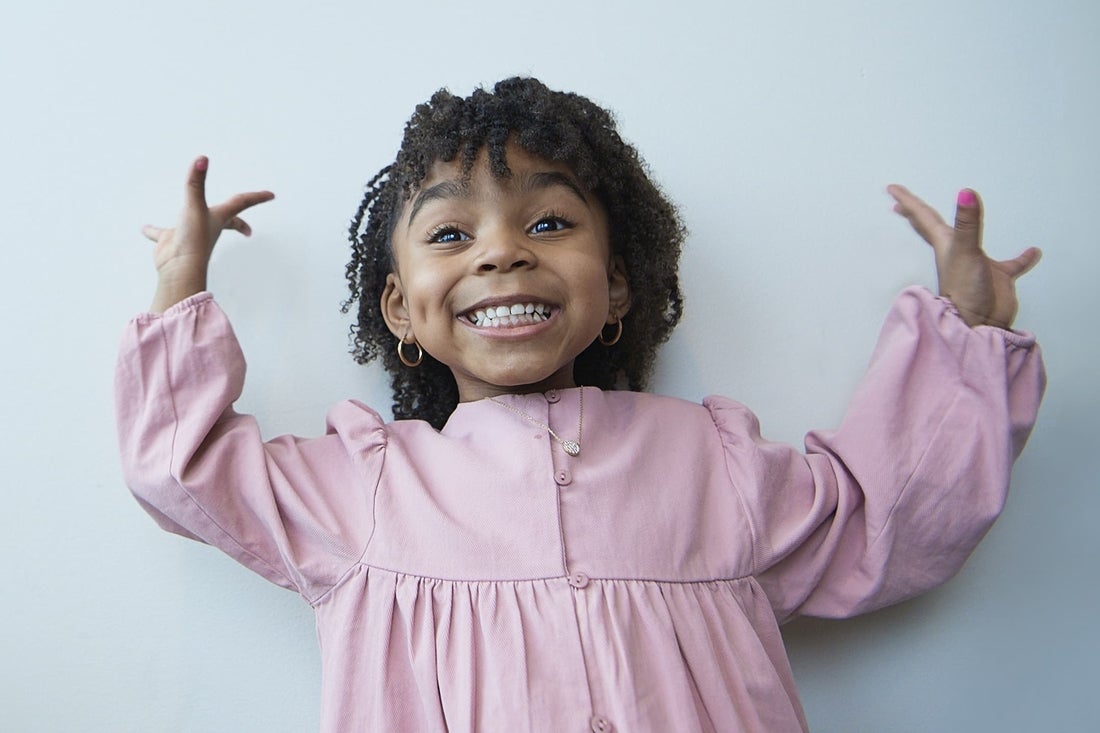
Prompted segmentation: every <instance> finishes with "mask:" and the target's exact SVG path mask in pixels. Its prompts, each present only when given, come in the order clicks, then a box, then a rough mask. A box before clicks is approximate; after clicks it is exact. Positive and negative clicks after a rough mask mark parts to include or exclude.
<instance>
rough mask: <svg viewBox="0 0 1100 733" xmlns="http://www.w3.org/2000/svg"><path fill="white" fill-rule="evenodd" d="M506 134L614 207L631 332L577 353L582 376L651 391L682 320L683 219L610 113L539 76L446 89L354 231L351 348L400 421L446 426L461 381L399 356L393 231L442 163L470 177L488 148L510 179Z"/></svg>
mask: <svg viewBox="0 0 1100 733" xmlns="http://www.w3.org/2000/svg"><path fill="white" fill-rule="evenodd" d="M509 141H513V142H514V143H516V144H518V145H519V146H520V147H522V148H523V149H524V150H526V151H527V152H529V153H531V154H533V155H538V156H541V157H543V158H546V159H548V160H551V161H560V162H563V163H565V164H566V165H568V166H569V167H570V168H571V169H572V171H573V173H574V174H575V175H576V176H577V178H578V179H579V181H580V182H581V184H582V185H583V186H584V187H585V188H587V190H588V191H589V192H591V193H592V194H593V195H594V196H595V197H596V198H597V200H599V202H600V203H601V204H602V205H603V207H604V209H605V210H606V212H607V218H608V229H609V232H610V246H611V251H612V253H613V254H615V255H619V256H621V257H622V259H623V262H624V264H625V269H626V277H627V281H628V283H629V285H630V290H631V295H632V299H631V307H630V312H629V313H628V314H627V317H626V318H624V319H623V332H622V338H621V339H620V340H619V341H618V343H617V344H615V345H614V346H611V347H606V346H603V345H601V344H599V343H598V342H594V343H593V344H591V345H590V346H588V348H586V349H585V350H584V351H583V352H582V353H581V354H579V355H578V356H577V358H576V359H575V361H574V366H573V374H574V379H575V381H576V383H577V384H585V385H592V386H596V387H599V388H601V389H622V388H627V389H633V390H643V389H645V387H646V384H647V382H648V379H649V376H650V374H651V372H652V369H653V362H654V359H655V357H656V355H657V350H658V347H659V346H660V345H661V344H662V343H663V342H664V341H665V340H667V339H668V337H669V335H670V334H671V332H672V329H673V328H674V327H675V326H676V324H677V323H678V322H679V321H680V315H681V312H682V310H683V296H682V294H681V292H680V282H679V275H678V266H679V259H680V249H681V245H682V243H683V239H684V234H685V231H684V227H683V225H682V223H681V221H680V218H679V215H678V214H677V211H676V208H675V206H673V204H672V203H671V202H669V201H668V199H666V198H665V197H664V195H663V194H662V193H661V191H660V190H659V189H658V187H657V186H656V185H655V184H654V183H653V181H651V180H650V178H649V176H648V175H647V170H646V166H645V163H644V162H643V161H642V159H641V157H640V156H639V155H638V152H637V151H636V150H635V149H634V148H633V147H632V146H631V145H629V144H628V143H626V142H624V141H623V139H622V138H621V137H620V136H619V133H618V131H617V130H616V128H615V121H614V119H613V118H612V115H611V113H610V112H608V111H607V110H605V109H603V108H602V107H600V106H598V105H596V104H594V103H593V102H591V101H590V100H588V99H586V98H585V97H582V96H580V95H578V94H572V93H566V92H558V91H554V90H551V89H549V88H547V87H546V86H545V85H544V84H543V83H542V82H540V81H538V80H537V79H531V78H519V77H516V78H511V79H506V80H504V81H501V82H499V83H497V84H496V85H495V86H494V87H493V90H492V91H491V92H490V91H487V90H486V89H484V88H479V89H477V90H475V91H474V92H473V93H472V94H471V95H470V96H469V97H465V98H463V97H457V96H455V95H453V94H451V93H450V92H449V91H447V90H446V89H441V90H439V91H438V92H436V93H435V94H434V95H432V98H431V99H430V100H429V101H428V102H426V103H424V104H420V105H418V106H417V108H416V111H415V112H414V113H413V116H412V117H411V118H410V120H409V122H408V124H407V125H406V126H405V135H404V139H403V141H402V143H401V148H400V150H399V151H398V153H397V159H396V160H395V161H394V162H393V163H392V164H390V165H388V166H386V167H385V168H383V169H382V170H381V171H379V173H378V174H377V175H375V176H374V178H372V179H371V180H370V181H369V182H368V183H367V186H366V192H365V194H364V196H363V200H362V201H361V203H360V204H359V209H358V210H357V211H356V212H355V215H354V217H352V220H351V225H350V227H349V229H348V238H349V240H350V241H351V260H350V261H349V262H348V264H347V268H346V275H347V281H348V289H349V291H350V296H349V297H348V299H347V300H346V301H345V302H344V303H343V306H342V310H343V312H345V313H347V312H348V311H349V310H350V309H351V307H352V305H353V304H354V303H355V302H356V301H358V308H357V322H356V323H355V324H353V325H352V327H351V343H352V346H351V354H352V356H353V357H354V358H355V360H356V361H357V362H359V363H360V364H365V363H367V362H369V361H371V360H373V359H376V358H379V357H381V359H382V363H383V365H384V366H385V368H386V371H388V372H389V374H390V382H391V386H392V388H393V399H394V403H393V414H394V417H395V418H396V419H405V418H419V419H423V420H427V421H428V422H429V423H431V424H432V425H433V426H435V427H436V428H437V429H438V428H441V427H442V426H443V424H444V423H445V422H446V421H447V418H448V417H449V416H450V414H451V412H453V411H454V408H455V406H456V405H457V404H458V388H457V385H456V384H455V380H454V377H453V375H452V374H451V371H450V369H449V368H448V367H447V366H446V365H444V364H442V363H441V362H439V361H437V360H436V359H434V358H432V357H431V355H429V354H425V356H424V360H423V362H422V363H421V364H420V366H419V367H417V368H415V369H410V368H407V367H403V366H402V365H401V362H400V360H399V359H398V356H397V353H396V349H395V348H394V345H395V341H394V337H393V335H392V334H391V333H390V331H389V329H388V328H387V327H386V323H385V321H384V320H383V318H382V312H381V308H380V305H379V301H380V299H381V295H382V291H383V288H384V287H385V284H386V276H387V275H388V274H389V273H390V272H392V271H393V268H394V262H393V251H392V247H391V242H390V239H391V236H392V233H393V227H394V225H395V223H396V222H397V220H398V219H399V218H400V217H401V214H402V209H403V207H404V205H405V203H406V202H407V201H408V200H409V199H410V197H411V196H412V195H413V193H415V191H416V189H417V188H418V187H419V186H420V184H421V183H422V182H423V181H424V178H425V177H426V176H427V175H428V172H429V171H430V169H431V167H432V166H433V165H434V164H435V163H436V162H437V161H442V162H447V163H449V162H453V161H456V160H458V161H459V163H460V165H461V170H462V172H463V175H469V174H470V171H471V169H472V167H473V165H474V162H475V159H476V158H477V157H478V154H479V153H480V152H481V150H482V149H485V150H486V151H487V153H488V161H489V167H490V170H491V172H492V175H493V176H495V177H498V178H507V177H509V176H510V175H511V171H510V170H509V168H508V163H507V160H506V159H505V147H506V143H507V142H509Z"/></svg>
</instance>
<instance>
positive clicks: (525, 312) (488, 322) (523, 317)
mask: <svg viewBox="0 0 1100 733" xmlns="http://www.w3.org/2000/svg"><path fill="white" fill-rule="evenodd" d="M466 317H467V318H469V319H470V322H471V323H474V324H476V325H478V326H497V327H499V326H519V325H523V324H527V323H540V322H541V321H545V320H546V319H547V318H549V317H550V306H548V305H546V304H544V303H515V304H513V305H497V306H489V307H488V308H478V309H477V310H475V311H473V312H472V313H468V314H467V315H466Z"/></svg>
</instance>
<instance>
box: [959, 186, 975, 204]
mask: <svg viewBox="0 0 1100 733" xmlns="http://www.w3.org/2000/svg"><path fill="white" fill-rule="evenodd" d="M956 203H958V205H959V206H967V207H969V206H977V205H978V197H977V196H975V195H974V192H973V191H971V190H970V189H969V188H964V189H963V190H961V191H959V198H958V199H957V201H956Z"/></svg>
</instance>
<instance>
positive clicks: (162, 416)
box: [117, 79, 1044, 733]
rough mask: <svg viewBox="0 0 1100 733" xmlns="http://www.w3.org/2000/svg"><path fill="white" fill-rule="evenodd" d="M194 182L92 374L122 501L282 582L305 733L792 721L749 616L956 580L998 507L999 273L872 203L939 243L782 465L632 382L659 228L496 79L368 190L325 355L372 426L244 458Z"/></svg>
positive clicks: (1009, 402) (1002, 475)
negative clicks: (317, 700)
mask: <svg viewBox="0 0 1100 733" xmlns="http://www.w3.org/2000/svg"><path fill="white" fill-rule="evenodd" d="M206 169H207V160H206V159H205V158H199V159H198V160H197V161H196V162H195V163H194V165H193V167H192V169H191V171H190V173H189V178H188V186H187V196H186V202H185V206H184V210H183V213H182V216H181V219H180V222H179V224H178V225H177V226H176V228H174V229H158V228H155V227H147V228H146V230H145V233H146V235H147V236H148V237H149V238H150V239H152V240H154V241H155V242H156V254H155V260H156V266H157V272H158V276H159V280H158V288H157V292H156V296H155V299H154V302H153V307H152V311H153V313H149V314H144V315H140V316H138V317H137V318H136V319H135V320H134V321H133V322H132V323H131V324H130V326H129V329H128V331H127V334H126V336H125V340H124V343H123V345H122V351H121V356H120V360H119V365H118V374H117V400H118V421H119V433H120V439H121V446H122V456H123V464H124V467H125V472H126V478H127V481H128V483H129V485H130V486H131V487H132V489H133V491H134V493H135V495H136V496H137V497H138V500H139V501H140V502H141V503H142V505H143V506H144V507H145V508H146V509H147V510H148V511H149V513H150V514H152V515H153V517H154V518H155V519H156V520H157V521H158V522H159V523H160V524H161V526H163V527H164V528H166V529H168V530H170V531H173V532H176V533H179V534H183V535H185V536H188V537H192V538H195V539H199V540H201V541H204V542H207V543H210V544H212V545H215V546H217V547H220V548H221V549H223V550H224V551H226V552H227V553H229V554H230V555H232V556H233V557H234V558H236V559H237V560H239V561H240V562H242V563H243V564H245V565H247V566H248V567H250V568H251V569H253V570H255V571H256V572H258V573H260V574H261V575H263V576H264V577H266V578H268V579H270V580H271V581H273V582H275V583H278V584H280V585H283V586H286V587H287V588H292V589H294V590H296V591H297V592H299V593H300V594H301V595H302V596H303V597H304V598H305V599H306V600H307V601H308V602H309V603H310V604H311V606H312V607H313V608H314V610H315V611H316V616H317V628H318V635H319V639H320V644H321V656H322V666H323V704H322V717H323V720H322V728H323V729H324V730H327V731H443V730H451V731H467V730H492V731H497V730H540V731H582V730H591V731H610V730H620V731H768V732H770V733H775V732H776V731H798V730H805V729H806V721H805V718H804V715H803V712H802V708H801V706H800V704H799V701H798V696H797V693H796V691H795V686H794V681H793V679H792V674H791V669H790V666H789V664H788V662H787V659H786V655H785V652H784V649H783V644H782V641H781V638H780V634H779V628H778V624H779V623H780V622H782V621H784V620H786V619H789V618H791V617H792V616H794V615H798V614H812V615H818V616H829V617H836V616H846V615H851V614H856V613H860V612H863V611H867V610H870V609H874V608H878V607H881V606H884V605H886V604H889V603H894V602H897V601H900V600H902V599H905V598H909V597H911V596H913V595H915V594H917V593H920V592H921V591H924V590H926V589H928V588H931V587H933V586H935V585H937V584H938V583H941V582H943V581H944V580H945V579H947V578H949V577H950V576H951V575H952V574H954V573H955V572H956V571H957V570H958V569H959V567H960V565H961V564H962V563H963V561H964V560H965V559H966V557H967V555H968V554H969V553H970V551H971V550H972V549H973V548H974V546H975V544H976V543H977V542H978V540H979V539H980V538H981V537H982V535H983V534H984V533H985V531H986V530H987V529H988V528H989V526H990V524H991V523H992V522H993V520H994V518H995V517H996V516H997V514H998V512H999V511H1000V509H1001V506H1002V504H1003V501H1004V498H1005V492H1006V489H1007V486H1008V481H1009V472H1010V468H1011V465H1012V462H1013V460H1014V458H1015V456H1016V455H1017V454H1018V453H1019V451H1020V450H1021V448H1022V447H1023V444H1024V442H1025V440H1026V438H1027V436H1028V433H1029V431H1030V429H1031V425H1032V423H1033V420H1034V417H1035V413H1036V410H1037V407H1038V403H1039V399H1040V396H1041V393H1042V389H1043V383H1044V377H1043V369H1042V364H1041V359H1040V356H1039V350H1038V348H1037V347H1036V345H1035V343H1034V340H1033V339H1032V338H1031V337H1030V336H1029V335H1024V334H1020V333H1017V332H1013V331H1010V330H1007V329H1008V327H1009V325H1010V324H1011V322H1012V320H1013V316H1014V314H1015V311H1016V299H1015V294H1014V288H1013V280H1014V279H1015V278H1016V277H1017V276H1019V275H1020V274H1022V273H1023V272H1025V271H1026V270H1028V269H1029V268H1030V267H1031V266H1032V265H1034V263H1035V262H1036V261H1037V260H1038V256H1039V253H1038V251H1037V250H1028V251H1026V252H1025V253H1024V254H1022V255H1020V256H1019V257H1018V258H1016V259H1014V260H1010V261H1007V262H994V261H992V260H990V259H989V258H987V257H986V255H985V254H984V253H983V252H982V250H981V247H980V229H981V205H980V202H979V201H978V200H977V198H976V196H975V194H974V193H973V192H971V191H969V190H964V191H963V192H962V193H960V195H959V205H958V209H957V214H956V223H955V226H954V227H951V226H949V225H948V224H946V223H945V222H944V221H943V220H942V219H940V218H939V216H938V215H937V214H936V213H935V212H934V211H932V210H931V209H930V208H929V207H928V206H926V205H925V204H924V203H923V202H921V201H920V200H919V199H917V198H916V197H914V196H913V195H912V194H910V193H909V192H907V191H906V190H905V189H903V188H901V187H898V186H891V187H890V189H889V190H890V193H891V194H892V195H893V197H894V198H895V199H896V200H897V206H896V210H897V211H898V212H899V213H900V214H902V215H903V216H905V217H906V218H907V219H908V220H909V221H910V222H911V223H912V225H913V226H914V227H915V228H916V229H917V231H918V232H919V233H920V234H921V235H922V236H923V237H924V239H925V240H927V241H928V242H929V243H930V244H931V245H932V247H933V248H934V250H935V256H936V265H937V270H938V274H939V284H940V293H941V295H940V297H936V296H933V295H932V294H930V293H928V292H926V291H924V290H920V289H910V290H907V291H905V292H904V293H902V294H901V295H900V296H899V297H898V299H897V301H896V303H895V305H894V307H893V309H892V310H891V311H890V313H889V315H888V316H887V320H886V325H885V327H884V329H883V332H882V335H881V338H880V341H879V344H878V346H877V349H876V351H875V354H874V357H873V359H872V362H871V365H870V368H869V371H868V373H867V375H866V377H865V379H864V380H863V382H862V384H861V385H860V387H859V389H858V390H857V392H856V395H855V397H854V398H853V402H852V405H851V407H850V409H849V410H848V412H847V414H846V416H845V418H844V421H843V423H842V424H841V426H840V428H839V429H838V430H835V431H832V432H814V433H810V434H809V436H808V438H807V440H806V454H802V453H800V452H798V451H797V450H795V449H793V448H790V447H787V446H784V445H778V444H775V443H770V442H768V441H766V440H764V439H763V438H761V436H760V433H759V429H758V424H757V421H756V418H755V417H754V416H753V415H752V414H751V413H750V412H749V411H748V410H747V409H746V408H745V407H743V406H741V405H740V404H738V403H736V402H733V401H730V400H728V399H724V398H719V397H712V398H709V399H707V400H706V401H705V402H704V403H703V405H701V406H700V405H695V404H690V403H687V402H683V401H680V400H676V399H671V398H666V397H659V396H655V395H650V394H644V393H641V392H637V391H625V390H623V391H619V388H620V387H629V388H630V389H632V390H640V389H642V388H643V387H644V385H645V382H646V378H647V375H648V373H649V371H650V367H651V366H652V362H653V357H654V354H655V352H656V349H657V347H658V345H659V344H660V343H661V342H662V341H663V340H664V339H665V338H666V337H667V336H668V334H669V332H670V331H671V329H672V328H673V326H674V325H675V324H676V323H677V321H678V319H679V317H680V307H681V296H680V291H679V285H678V280H677V274H676V264H677V260H678V256H679V248H680V242H681V238H682V235H683V229H682V227H681V225H680V222H679V220H678V218H677V215H676V212H675V210H674V208H673V207H672V206H671V205H670V204H669V203H668V202H667V201H666V200H665V199H664V197H663V196H662V195H661V194H660V192H659V191H658V190H657V188H656V187H655V186H654V185H653V183H652V182H651V181H650V180H649V179H648V177H647V175H646V173H645V170H644V167H643V165H642V163H641V161H640V159H639V157H638V156H637V154H636V152H635V151H634V149H633V148H632V147H630V146H629V145H627V144H625V143H624V142H623V141H622V140H621V139H620V138H619V136H618V134H617V133H616V131H615V127H614V125H613V123H612V121H611V119H610V117H609V115H608V113H607V112H606V111H604V110H602V109H600V108H599V107H597V106H596V105H594V104H592V103H591V102H589V101H588V100H586V99H584V98H582V97H579V96H576V95H573V94H563V93H559V92H554V91H551V90H548V89H547V88H546V87H545V86H543V85H542V84H541V83H539V82H538V81H535V80H533V79H511V80H507V81H504V82H501V83H500V84H498V85H496V87H495V88H494V89H493V91H491V92H490V91H485V90H478V91H476V92H474V93H473V94H472V95H471V96H470V97H468V98H458V97H455V96H452V95H451V94H449V93H447V92H446V91H441V92H439V93H437V94H436V95H435V96H433V97H432V99H431V100H430V101H429V102H427V103H426V104H424V105H421V106H420V107H418V108H417V110H416V112H415V114H414V115H413V117H412V119H411V120H410V122H409V124H408V126H407V129H406V134H405V138H404V141H403V143H402V146H401V149H400V151H399V152H398V155H397V159H396V161H395V162H394V163H393V164H392V165H390V166H387V167H386V168H384V169H383V170H382V172H381V173H379V175H378V176H376V177H375V178H374V179H373V180H372V181H371V182H370V184H369V185H368V187H367V192H366V196H365V198H364V200H363V202H362V205H361V206H360V207H359V210H358V212H357V213H356V215H355V217H354V220H353V223H352V228H351V240H352V250H353V252H352V259H351V262H350V263H349V265H348V269H347V275H348V281H349V283H350V287H351V297H350V299H349V301H348V303H347V304H346V306H345V307H348V306H350V305H351V304H353V303H357V304H358V306H357V308H358V322H357V325H356V327H355V328H354V329H353V330H354V344H355V345H354V353H355V356H356V358H357V359H359V360H360V361H368V360H371V359H374V358H377V357H379V356H381V357H382V360H383V363H384V364H385V366H386V368H387V369H388V370H389V372H390V374H391V377H392V381H393V388H394V399H395V404H394V414H395V416H396V417H397V420H395V421H394V422H390V423H387V422H385V421H384V420H383V419H382V418H381V417H380V416H379V415H378V414H377V413H376V412H374V411H373V410H371V409H370V408H368V407H366V406H365V405H362V404H360V403H358V402H354V401H348V402H343V403H341V404H338V405H336V406H335V407H334V408H333V409H332V410H331V412H330V413H329V417H328V429H327V432H326V434H325V435H324V436H323V437H319V438H313V439H302V438H295V437H281V438H276V439H275V440H272V441H270V442H266V443H265V442H264V441H263V440H262V439H261V437H260V431H259V429H258V428H257V426H256V423H255V421H254V420H253V419H252V418H251V417H249V416H247V415H242V414H238V413H237V412H235V411H234V409H233V403H234V401H235V400H236V399H237V398H238V397H239V395H240V393H241V389H242V383H243V380H244V372H245V366H244V359H243V357H242V355H241V351H240V349H239V346H238V344H237V341H236V339H235V338H234V335H233V331H232V329H231V328H230V325H229V323H228V322H227V320H226V318H225V316H224V314H223V313H222V312H221V311H220V310H219V308H218V306H217V305H216V304H215V302H214V301H213V300H212V297H211V295H210V294H209V293H206V292H203V291H204V289H205V285H206V272H207V263H208V260H209V257H210V253H211V249H212V248H213V246H214V242H215V241H216V240H217V238H218V235H219V233H220V232H221V231H222V230H224V229H234V230H237V231H239V232H242V233H244V234H248V233H249V227H248V225H247V224H246V223H245V222H244V221H243V220H242V219H241V218H240V214H241V213H242V212H243V211H244V210H246V209H247V208H249V207H251V206H254V205H256V204H258V203H261V202H263V201H267V200H269V199H270V198H272V194H270V193H268V192H256V193H247V194H241V195H238V196H235V197H233V198H231V199H229V200H228V201H226V202H225V203H223V204H221V205H218V206H214V207H208V206H207V204H206V201H205V195H204V181H205V176H206Z"/></svg>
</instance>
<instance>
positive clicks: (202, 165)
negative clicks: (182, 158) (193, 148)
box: [195, 158, 210, 171]
mask: <svg viewBox="0 0 1100 733" xmlns="http://www.w3.org/2000/svg"><path fill="white" fill-rule="evenodd" d="M208 165H210V161H209V160H208V159H206V158H199V159H198V160H196V161H195V169H196V170H200V171H204V170H206V167H207V166H208Z"/></svg>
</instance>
